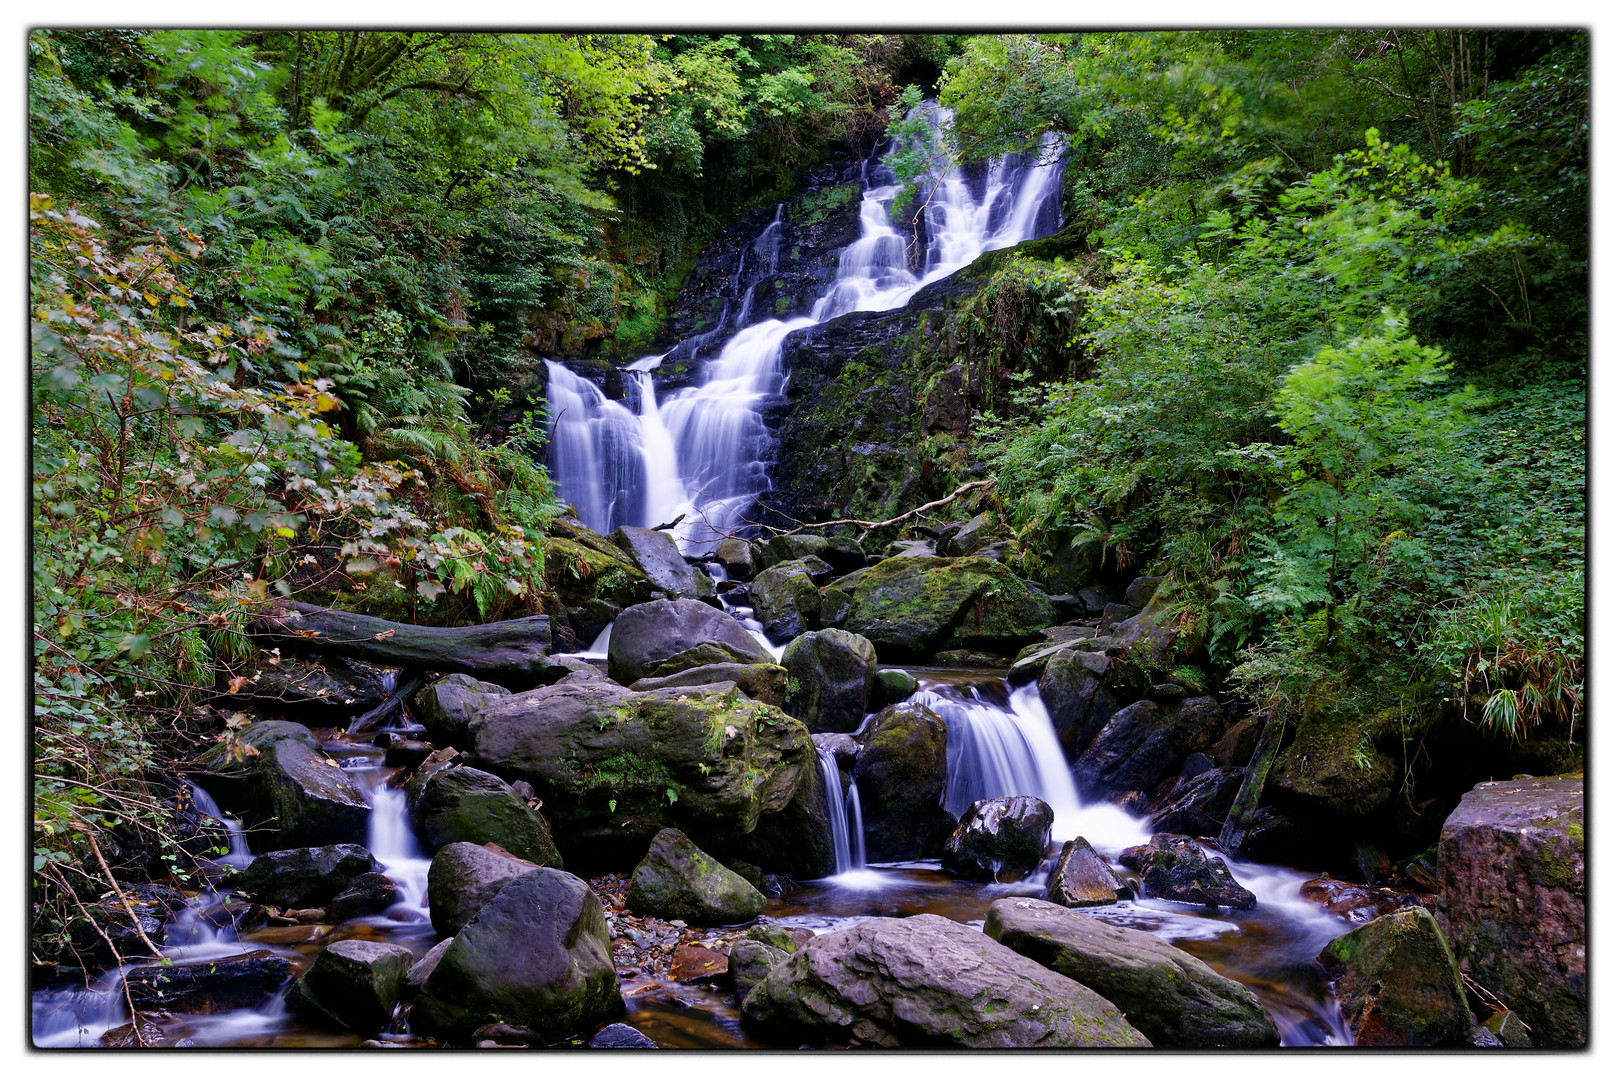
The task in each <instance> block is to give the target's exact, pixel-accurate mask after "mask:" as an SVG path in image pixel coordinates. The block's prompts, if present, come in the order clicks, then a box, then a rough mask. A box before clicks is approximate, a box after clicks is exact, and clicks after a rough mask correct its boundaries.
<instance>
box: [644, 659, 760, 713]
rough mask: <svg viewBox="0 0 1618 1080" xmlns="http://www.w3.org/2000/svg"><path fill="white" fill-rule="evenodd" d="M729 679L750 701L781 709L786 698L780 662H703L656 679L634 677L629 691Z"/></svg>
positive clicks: (659, 688) (707, 684)
mask: <svg viewBox="0 0 1618 1080" xmlns="http://www.w3.org/2000/svg"><path fill="white" fill-rule="evenodd" d="M722 682H732V683H735V684H736V686H737V687H738V688H739V689H740V690H741V692H742V693H744V694H746V695H747V696H748V697H750V698H752V699H753V700H754V701H762V702H763V703H764V704H766V705H774V706H775V707H776V708H778V709H779V708H781V707H782V706H783V705H785V704H786V700H787V670H786V668H784V667H782V666H781V665H780V664H703V665H702V666H701V667H694V668H686V669H685V670H684V671H677V672H675V673H674V674H673V675H664V676H662V677H661V678H656V679H637V680H636V681H635V682H634V683H633V684H631V686H630V687H629V688H630V689H631V690H663V689H666V688H668V687H670V686H712V685H713V684H714V683H722Z"/></svg>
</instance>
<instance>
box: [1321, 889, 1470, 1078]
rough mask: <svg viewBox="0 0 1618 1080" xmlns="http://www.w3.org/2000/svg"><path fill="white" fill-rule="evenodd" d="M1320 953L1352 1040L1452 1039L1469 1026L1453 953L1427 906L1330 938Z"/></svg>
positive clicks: (1413, 1042) (1447, 1042)
mask: <svg viewBox="0 0 1618 1080" xmlns="http://www.w3.org/2000/svg"><path fill="white" fill-rule="evenodd" d="M1319 960H1320V963H1321V966H1323V967H1324V968H1325V969H1326V974H1328V975H1330V976H1331V978H1332V983H1333V989H1334V990H1335V991H1336V994H1337V1004H1338V1006H1339V1007H1340V1008H1341V1009H1342V1011H1343V1020H1344V1022H1345V1023H1347V1024H1348V1028H1349V1030H1350V1031H1352V1032H1353V1033H1354V1044H1355V1045H1356V1046H1453V1045H1458V1044H1460V1043H1461V1042H1463V1041H1464V1040H1465V1038H1466V1035H1467V1032H1468V1031H1469V1030H1470V1029H1471V1027H1472V1014H1471V1013H1470V1012H1469V1011H1468V1009H1467V1005H1466V991H1465V989H1464V988H1463V987H1462V986H1461V972H1460V969H1459V968H1458V967H1457V966H1456V964H1455V955H1454V954H1453V953H1451V952H1450V949H1449V945H1448V944H1447V943H1446V942H1445V941H1444V935H1443V933H1442V932H1441V931H1440V930H1439V929H1438V922H1437V920H1435V919H1434V918H1433V916H1432V914H1431V913H1430V912H1428V911H1427V909H1426V908H1419V907H1414V908H1405V909H1404V910H1403V911H1397V912H1394V913H1393V914H1392V915H1384V916H1382V917H1381V918H1379V919H1373V920H1372V921H1370V922H1368V923H1366V924H1365V925H1364V926H1361V927H1359V928H1358V929H1356V930H1351V931H1349V932H1348V933H1346V934H1344V935H1343V936H1342V937H1338V938H1333V939H1332V940H1331V941H1330V942H1329V943H1328V944H1327V945H1326V947H1325V948H1324V949H1322V950H1320V956H1319Z"/></svg>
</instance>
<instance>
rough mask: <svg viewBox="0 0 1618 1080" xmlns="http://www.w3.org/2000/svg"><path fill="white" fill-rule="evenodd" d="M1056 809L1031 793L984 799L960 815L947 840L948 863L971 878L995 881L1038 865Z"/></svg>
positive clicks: (956, 872)
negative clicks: (1007, 873)
mask: <svg viewBox="0 0 1618 1080" xmlns="http://www.w3.org/2000/svg"><path fill="white" fill-rule="evenodd" d="M1055 818H1056V815H1055V814H1054V813H1053V812H1052V811H1051V808H1050V806H1049V805H1047V804H1046V803H1045V802H1043V801H1041V800H1039V799H1036V798H1034V797H1033V796H1032V795H1002V796H1000V797H999V798H994V799H980V800H978V801H977V802H975V803H973V804H972V805H971V806H970V807H968V808H967V811H966V813H964V814H962V815H961V822H960V824H959V825H957V826H956V827H955V831H954V832H952V833H951V834H950V837H949V840H948V841H946V842H945V844H944V869H945V870H948V871H950V872H952V873H953V874H955V876H956V877H960V878H965V879H966V880H967V881H996V880H999V877H1000V875H1001V874H1002V873H1003V872H1012V873H1016V872H1027V871H1030V870H1033V869H1034V868H1035V867H1037V866H1038V865H1039V862H1040V859H1041V858H1043V857H1044V854H1045V848H1046V846H1047V845H1049V844H1050V840H1051V822H1053V821H1054V820H1055Z"/></svg>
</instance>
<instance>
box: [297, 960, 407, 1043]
mask: <svg viewBox="0 0 1618 1080" xmlns="http://www.w3.org/2000/svg"><path fill="white" fill-rule="evenodd" d="M413 963H414V960H413V959H412V957H411V955H410V950H409V949H407V948H405V947H404V946H402V945H389V944H386V943H384V942H380V941H364V940H360V939H358V938H348V939H345V940H343V941H334V942H332V943H331V944H330V945H328V946H326V947H325V948H324V949H322V950H321V952H320V955H319V956H317V957H315V961H314V963H312V964H310V965H309V967H308V969H307V970H305V971H304V973H303V974H302V975H301V976H299V977H298V981H297V982H295V983H293V984H292V990H291V992H290V993H289V994H288V995H287V1001H288V1002H289V1003H290V1004H292V1005H293V1006H295V1007H298V1008H303V1009H307V1010H310V1011H313V1012H317V1013H320V1014H323V1015H324V1016H326V1017H329V1018H330V1019H332V1020H335V1021H336V1022H337V1023H339V1024H341V1025H342V1026H343V1027H346V1028H349V1029H350V1030H353V1031H360V1032H372V1031H380V1030H383V1029H384V1028H386V1027H387V1026H388V1024H389V1022H390V1021H391V1020H392V1019H393V1009H394V1006H396V1005H397V1004H399V1001H400V999H401V998H402V997H403V996H404V989H405V976H406V975H407V974H408V973H409V971H410V968H411V965H412V964H413Z"/></svg>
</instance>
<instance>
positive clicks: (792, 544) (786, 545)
mask: <svg viewBox="0 0 1618 1080" xmlns="http://www.w3.org/2000/svg"><path fill="white" fill-rule="evenodd" d="M764 546H765V548H766V549H767V550H768V551H769V557H770V558H771V559H772V560H773V562H772V564H771V565H779V564H781V563H784V562H789V561H791V560H793V559H805V558H815V559H821V560H824V561H825V562H826V563H827V564H828V565H830V566H831V567H832V569H834V570H836V571H837V572H838V573H842V574H847V573H849V572H850V571H854V570H859V569H861V568H863V567H864V566H865V549H864V548H862V547H861V546H860V544H859V541H857V540H853V539H851V538H849V537H846V536H805V535H801V534H790V535H783V536H772V537H770V539H769V541H768V542H767V543H766V544H765V545H764Z"/></svg>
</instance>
